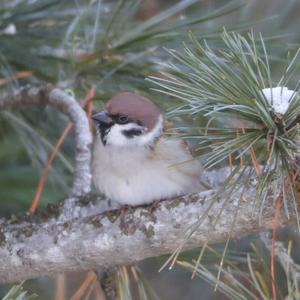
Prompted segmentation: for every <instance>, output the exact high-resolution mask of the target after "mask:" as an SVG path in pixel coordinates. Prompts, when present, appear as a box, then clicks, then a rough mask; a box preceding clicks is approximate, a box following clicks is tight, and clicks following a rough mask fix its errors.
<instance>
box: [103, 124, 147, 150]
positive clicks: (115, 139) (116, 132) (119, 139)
mask: <svg viewBox="0 0 300 300" xmlns="http://www.w3.org/2000/svg"><path fill="white" fill-rule="evenodd" d="M141 128H142V127H140V126H138V125H136V124H133V123H129V124H125V125H119V124H115V125H113V126H112V127H111V128H110V131H109V133H108V134H107V137H106V144H107V145H114V146H127V145H132V144H133V139H135V138H134V137H133V138H128V137H126V136H125V135H124V134H123V132H122V131H123V130H130V129H141Z"/></svg>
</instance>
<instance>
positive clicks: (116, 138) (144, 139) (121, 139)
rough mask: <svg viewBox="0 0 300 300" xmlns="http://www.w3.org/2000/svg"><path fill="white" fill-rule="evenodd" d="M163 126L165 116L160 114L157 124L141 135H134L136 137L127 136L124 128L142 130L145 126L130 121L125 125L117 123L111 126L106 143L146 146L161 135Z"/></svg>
mask: <svg viewBox="0 0 300 300" xmlns="http://www.w3.org/2000/svg"><path fill="white" fill-rule="evenodd" d="M162 128H163V117H162V116H160V117H159V120H158V122H157V125H156V126H155V127H154V128H153V129H152V130H151V131H150V132H147V131H146V132H145V133H143V134H141V135H138V136H134V137H131V138H129V137H126V136H125V135H124V134H123V132H122V131H123V130H130V129H138V130H141V129H143V127H141V126H139V125H137V124H135V123H128V124H125V125H119V124H115V125H113V126H112V127H111V129H110V131H109V133H108V134H107V136H106V144H107V145H111V146H130V147H132V146H145V145H150V144H152V143H153V142H154V141H155V139H156V138H158V137H159V136H160V135H161V132H162Z"/></svg>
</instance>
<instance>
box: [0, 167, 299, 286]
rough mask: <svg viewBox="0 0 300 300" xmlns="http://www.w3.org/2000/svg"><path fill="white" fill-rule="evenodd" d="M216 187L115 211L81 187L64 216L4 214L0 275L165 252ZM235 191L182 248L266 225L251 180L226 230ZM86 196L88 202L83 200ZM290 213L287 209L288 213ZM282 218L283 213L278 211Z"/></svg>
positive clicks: (267, 216)
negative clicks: (72, 210) (72, 214)
mask: <svg viewBox="0 0 300 300" xmlns="http://www.w3.org/2000/svg"><path fill="white" fill-rule="evenodd" d="M222 173H223V174H224V170H223V169H221V170H220V174H216V173H215V172H214V173H213V174H212V176H213V177H218V178H220V177H222ZM226 173H227V171H225V174H226ZM225 176H226V175H225ZM225 176H224V177H225ZM218 188H219V187H216V190H215V191H217V190H218ZM241 188H242V187H241ZM215 191H207V192H202V193H200V194H195V195H190V196H185V197H180V198H176V199H170V200H166V201H161V202H160V203H159V204H158V207H157V209H156V210H155V211H154V212H151V207H138V208H136V209H133V210H130V211H127V212H125V214H123V215H121V216H120V215H118V213H117V211H106V212H101V210H102V211H103V204H104V203H107V201H105V199H100V198H99V196H95V195H94V196H93V195H87V196H86V197H83V198H81V201H80V203H81V205H82V206H81V207H77V208H76V210H77V211H80V213H81V215H80V216H78V217H77V218H73V219H70V220H68V221H61V220H64V217H62V215H63V214H64V213H63V212H62V211H60V209H59V208H57V209H54V210H53V209H52V214H51V213H50V212H48V213H49V214H48V216H47V217H46V219H45V214H43V215H37V216H36V217H30V216H28V215H25V216H23V217H19V218H18V217H17V218H16V217H14V218H12V219H11V220H4V219H2V220H1V226H0V232H1V240H0V259H1V262H2V263H1V266H0V281H1V282H13V281H16V280H22V279H27V278H32V277H38V276H41V275H49V274H52V273H61V272H67V271H79V270H90V269H101V268H105V269H107V268H109V269H110V268H113V267H116V266H120V265H126V264H131V263H134V262H137V261H140V260H143V259H145V258H147V257H153V256H160V255H162V254H167V253H171V252H173V251H174V249H175V248H176V247H177V246H178V245H180V244H181V243H182V240H183V239H184V238H185V233H186V231H187V230H190V228H191V227H192V226H194V224H195V223H196V222H197V221H198V219H199V216H201V215H202V214H204V213H205V211H206V210H207V208H208V206H210V201H209V199H210V198H211V196H212V194H213V193H214V192H215ZM240 193H241V192H240V191H236V192H235V193H234V194H232V195H231V197H230V201H229V203H228V205H226V207H225V208H224V211H223V213H222V214H221V215H220V216H219V222H218V223H217V225H216V224H215V223H214V217H215V216H216V215H218V213H219V211H220V209H221V207H222V205H223V201H224V198H226V195H225V194H223V195H222V196H221V197H219V199H218V201H217V202H216V203H215V204H214V205H213V207H211V208H210V211H209V214H208V217H207V218H206V219H205V220H204V222H202V224H201V226H200V227H197V229H196V230H195V232H194V233H193V235H192V237H191V238H190V239H189V240H188V241H187V242H186V243H185V244H184V248H183V250H187V249H191V248H195V247H199V246H201V245H204V244H205V243H207V242H208V243H210V244H213V243H218V242H222V241H224V240H226V239H227V237H228V235H229V233H230V235H231V238H239V237H241V236H243V235H247V234H249V233H253V232H256V231H259V230H263V229H266V228H270V227H271V226H272V219H273V216H274V207H273V203H272V199H271V198H268V199H266V208H265V210H264V212H263V218H262V222H261V223H259V222H258V221H257V214H255V213H253V205H252V201H253V199H254V198H255V191H254V190H253V188H251V187H249V190H248V192H247V199H245V201H243V202H242V203H241V204H240V213H239V214H238V215H237V217H236V220H235V224H236V226H235V228H234V230H233V231H232V230H231V227H232V217H233V214H234V211H235V209H236V206H237V205H238V201H239V198H240ZM84 203H88V204H87V206H85V205H84ZM99 207H100V208H99ZM53 212H54V214H53ZM294 218H295V216H294V215H291V219H290V220H293V219H294ZM281 221H282V222H283V223H284V222H287V221H288V220H287V218H286V217H285V216H284V215H282V220H281ZM212 227H214V228H212Z"/></svg>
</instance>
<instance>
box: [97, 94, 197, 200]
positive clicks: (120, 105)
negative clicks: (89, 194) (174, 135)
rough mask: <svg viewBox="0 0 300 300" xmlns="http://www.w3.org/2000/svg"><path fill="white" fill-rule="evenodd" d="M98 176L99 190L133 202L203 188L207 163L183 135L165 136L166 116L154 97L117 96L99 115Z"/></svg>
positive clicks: (107, 194) (176, 194)
mask: <svg viewBox="0 0 300 300" xmlns="http://www.w3.org/2000/svg"><path fill="white" fill-rule="evenodd" d="M94 120H95V121H96V124H98V125H97V126H98V127H97V129H98V131H97V135H96V138H95V144H94V152H93V165H92V170H93V180H94V184H95V187H96V188H97V189H98V191H100V192H102V193H103V194H105V195H106V196H107V197H108V198H110V199H111V200H113V201H116V202H119V203H121V204H127V205H130V206H135V205H142V204H149V203H151V202H153V201H155V200H160V199H164V198H170V197H175V196H179V195H183V194H188V193H192V192H195V191H199V190H201V188H202V186H201V184H200V174H201V165H200V163H199V162H198V161H197V160H193V157H192V155H191V154H190V152H189V150H188V148H187V146H186V144H185V143H184V142H183V141H182V140H178V139H170V138H168V139H167V138H165V137H162V129H163V117H162V115H161V113H160V111H159V110H158V108H157V107H156V106H155V105H154V104H153V103H152V102H150V101H149V100H148V99H146V98H143V97H141V96H137V95H135V94H132V93H122V94H120V95H117V96H115V97H113V98H112V99H111V100H110V101H109V102H108V103H107V104H106V107H105V110H104V111H102V112H100V113H97V114H95V115H94Z"/></svg>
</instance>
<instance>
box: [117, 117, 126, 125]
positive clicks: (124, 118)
mask: <svg viewBox="0 0 300 300" xmlns="http://www.w3.org/2000/svg"><path fill="white" fill-rule="evenodd" d="M127 122H128V117H127V116H125V115H119V116H118V123H121V124H125V123H127Z"/></svg>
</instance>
